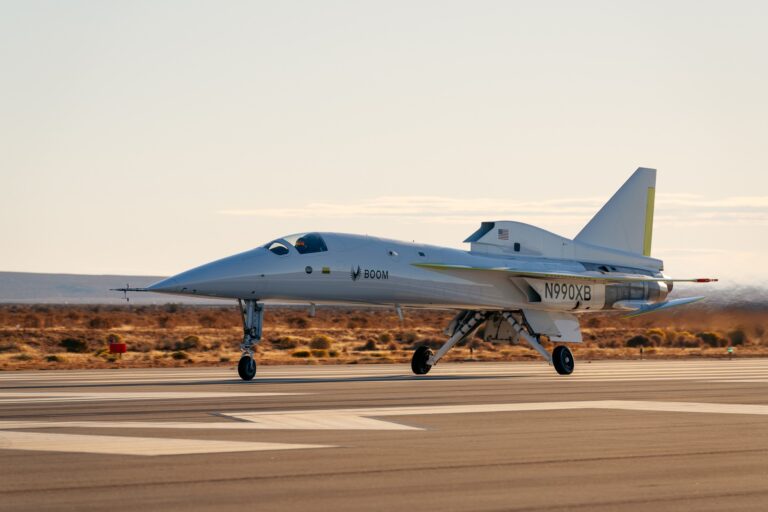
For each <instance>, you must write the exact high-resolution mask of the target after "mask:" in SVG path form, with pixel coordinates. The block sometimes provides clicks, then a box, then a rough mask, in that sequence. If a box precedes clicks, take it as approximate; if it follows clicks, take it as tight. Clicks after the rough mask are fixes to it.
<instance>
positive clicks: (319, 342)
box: [309, 334, 332, 350]
mask: <svg viewBox="0 0 768 512" xmlns="http://www.w3.org/2000/svg"><path fill="white" fill-rule="evenodd" d="M331 341H332V340H331V338H329V337H328V336H325V335H324V334H320V335H319V336H315V337H314V338H313V339H312V341H310V342H309V348H313V349H316V350H328V349H329V348H331Z"/></svg>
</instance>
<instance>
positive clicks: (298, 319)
mask: <svg viewBox="0 0 768 512" xmlns="http://www.w3.org/2000/svg"><path fill="white" fill-rule="evenodd" d="M285 321H286V322H288V325H290V326H291V327H293V328H295V329H306V328H307V327H309V320H307V319H306V318H304V317H303V316H291V317H288V318H286V320H285Z"/></svg>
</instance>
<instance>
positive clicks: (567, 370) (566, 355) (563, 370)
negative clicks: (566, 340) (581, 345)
mask: <svg viewBox="0 0 768 512" xmlns="http://www.w3.org/2000/svg"><path fill="white" fill-rule="evenodd" d="M575 363H576V362H575V361H574V359H573V354H572V353H571V350H570V349H569V348H568V347H564V346H562V345H560V346H558V347H555V350H553V351H552V364H553V365H555V370H557V373H559V374H560V375H570V374H572V373H573V367H574V366H575Z"/></svg>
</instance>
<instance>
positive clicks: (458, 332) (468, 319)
mask: <svg viewBox="0 0 768 512" xmlns="http://www.w3.org/2000/svg"><path fill="white" fill-rule="evenodd" d="M487 316H488V315H487V314H486V313H481V312H479V311H462V312H461V313H459V315H458V316H457V317H456V319H455V320H454V322H452V325H455V328H454V331H453V335H452V336H451V337H450V338H448V341H446V342H445V343H443V346H442V347H440V350H438V351H437V354H433V353H432V351H431V350H430V349H429V348H428V347H424V346H421V347H419V348H417V349H416V351H415V352H414V353H413V358H412V359H411V370H413V373H415V374H416V375H426V374H427V373H428V372H429V370H431V369H432V367H433V366H435V365H436V364H437V362H438V361H439V360H440V359H442V358H443V356H444V355H445V354H446V353H447V352H448V351H449V350H451V348H453V346H454V345H456V344H457V343H458V342H460V341H461V340H463V339H464V338H466V337H467V336H469V335H470V334H472V331H474V330H475V329H476V328H477V327H478V326H479V325H480V324H481V323H483V322H484V321H485V319H486V317H487Z"/></svg>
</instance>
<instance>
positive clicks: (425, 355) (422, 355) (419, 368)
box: [411, 346, 432, 375]
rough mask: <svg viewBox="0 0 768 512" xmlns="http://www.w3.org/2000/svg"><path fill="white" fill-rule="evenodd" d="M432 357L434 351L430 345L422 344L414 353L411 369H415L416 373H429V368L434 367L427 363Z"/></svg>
mask: <svg viewBox="0 0 768 512" xmlns="http://www.w3.org/2000/svg"><path fill="white" fill-rule="evenodd" d="M430 357H432V351H431V350H430V349H429V347H426V346H421V347H419V348H417V349H416V351H414V353H413V358H411V370H413V373H415V374H416V375H426V374H428V373H429V370H431V369H432V365H430V364H427V361H429V358H430Z"/></svg>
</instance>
